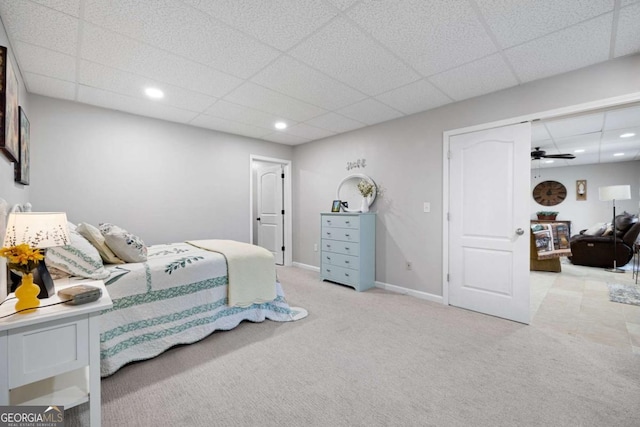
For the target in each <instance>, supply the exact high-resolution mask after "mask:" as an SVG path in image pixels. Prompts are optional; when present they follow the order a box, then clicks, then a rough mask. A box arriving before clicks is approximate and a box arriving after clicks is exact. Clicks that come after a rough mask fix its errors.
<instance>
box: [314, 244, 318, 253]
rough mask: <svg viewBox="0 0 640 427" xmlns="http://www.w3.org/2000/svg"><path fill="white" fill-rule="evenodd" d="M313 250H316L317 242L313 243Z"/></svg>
mask: <svg viewBox="0 0 640 427" xmlns="http://www.w3.org/2000/svg"><path fill="white" fill-rule="evenodd" d="M313 251H314V252H318V244H317V243H314V244H313Z"/></svg>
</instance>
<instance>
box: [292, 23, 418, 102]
mask: <svg viewBox="0 0 640 427" xmlns="http://www.w3.org/2000/svg"><path fill="white" fill-rule="evenodd" d="M345 41H348V43H346V42H345ZM290 54H291V56H293V57H294V58H296V59H298V60H300V61H302V62H304V63H306V64H308V65H310V66H312V67H314V68H315V69H317V70H320V71H322V72H324V73H326V74H328V75H329V76H331V77H333V78H334V79H336V80H338V81H341V82H343V83H345V84H347V85H348V86H351V87H353V88H355V89H358V90H360V91H362V92H364V93H366V94H368V95H377V94H379V93H383V92H386V91H388V90H391V89H394V88H396V87H398V86H402V85H405V84H407V83H410V82H412V81H415V80H418V79H419V77H420V76H419V75H418V74H417V73H416V72H414V71H413V70H411V69H410V68H409V67H408V66H407V65H405V64H404V63H403V62H402V61H400V60H399V59H398V58H397V57H396V56H394V55H393V54H391V53H390V52H389V51H388V50H387V49H384V48H383V47H382V46H380V45H379V44H378V43H376V42H375V41H373V40H372V39H371V38H370V37H367V35H366V34H364V33H363V32H362V31H360V30H359V29H357V28H356V27H354V26H353V25H350V24H349V22H348V21H346V20H345V19H343V18H337V19H336V20H334V21H332V22H331V23H329V25H327V26H326V27H324V28H322V29H320V30H319V31H318V32H316V33H314V34H313V35H312V36H311V37H309V38H308V39H306V40H304V41H302V42H301V43H300V44H299V45H298V46H296V47H295V48H294V49H292V50H291V51H290Z"/></svg>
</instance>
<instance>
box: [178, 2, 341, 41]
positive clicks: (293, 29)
mask: <svg viewBox="0 0 640 427" xmlns="http://www.w3.org/2000/svg"><path fill="white" fill-rule="evenodd" d="M183 2H184V3H186V4H189V5H191V6H193V7H195V8H197V9H199V10H201V11H203V12H206V13H207V14H209V15H210V16H212V17H214V18H216V19H220V20H221V21H223V22H225V23H226V24H228V25H229V26H232V27H234V28H237V29H239V30H241V31H242V32H244V33H246V34H249V35H251V36H252V37H254V38H256V39H258V40H261V41H262V42H264V43H267V44H269V45H271V46H273V47H275V48H277V49H280V50H287V49H289V48H291V47H292V46H294V45H295V44H297V43H298V42H299V41H300V40H302V39H303V38H304V37H306V36H308V35H309V34H311V33H312V32H314V31H315V30H316V29H318V28H319V27H320V26H322V25H324V24H325V23H326V22H328V21H329V20H330V19H332V18H334V17H335V16H336V15H337V14H338V11H336V10H335V9H334V8H333V7H331V6H329V5H327V4H325V3H323V2H320V1H317V0H262V1H248V2H247V1H238V0H218V1H200V0H183Z"/></svg>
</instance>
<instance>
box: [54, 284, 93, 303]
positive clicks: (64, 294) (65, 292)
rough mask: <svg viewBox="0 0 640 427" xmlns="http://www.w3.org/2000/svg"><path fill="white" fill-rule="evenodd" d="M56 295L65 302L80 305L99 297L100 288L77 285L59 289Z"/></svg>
mask: <svg viewBox="0 0 640 427" xmlns="http://www.w3.org/2000/svg"><path fill="white" fill-rule="evenodd" d="M58 296H59V297H60V299H62V300H63V301H65V303H67V304H71V305H80V304H86V303H88V302H93V301H96V300H98V299H100V297H101V296H102V289H100V288H97V287H95V286H89V285H77V286H71V287H70V288H65V289H60V290H59V291H58Z"/></svg>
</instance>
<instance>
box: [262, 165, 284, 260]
mask: <svg viewBox="0 0 640 427" xmlns="http://www.w3.org/2000/svg"><path fill="white" fill-rule="evenodd" d="M282 174H283V171H282V165H276V166H269V167H266V168H262V169H259V170H258V172H257V176H258V246H262V247H263V248H265V249H267V250H269V251H270V252H271V253H273V256H274V257H275V259H276V264H278V265H283V264H284V227H283V224H284V214H283V212H284V205H283V188H284V185H283V184H284V179H283V178H282Z"/></svg>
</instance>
